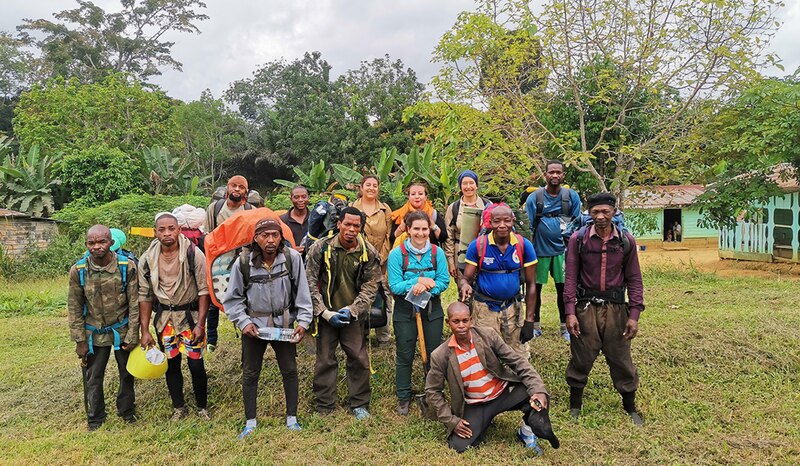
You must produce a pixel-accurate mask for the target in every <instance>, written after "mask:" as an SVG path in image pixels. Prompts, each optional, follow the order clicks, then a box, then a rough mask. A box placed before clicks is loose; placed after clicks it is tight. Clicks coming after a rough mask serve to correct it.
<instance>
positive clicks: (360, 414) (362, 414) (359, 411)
mask: <svg viewBox="0 0 800 466" xmlns="http://www.w3.org/2000/svg"><path fill="white" fill-rule="evenodd" d="M353 416H355V417H356V419H358V420H359V421H363V420H364V419H368V418H369V417H370V414H369V411H367V408H365V407H363V406H360V407H358V408H353Z"/></svg>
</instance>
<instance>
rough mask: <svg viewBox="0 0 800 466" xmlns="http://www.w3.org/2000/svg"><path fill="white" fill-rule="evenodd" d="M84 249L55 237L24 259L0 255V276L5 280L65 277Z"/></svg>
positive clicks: (70, 241)
mask: <svg viewBox="0 0 800 466" xmlns="http://www.w3.org/2000/svg"><path fill="white" fill-rule="evenodd" d="M85 251H86V247H85V246H84V244H83V241H75V240H74V239H73V238H70V237H69V236H67V235H63V234H59V235H56V236H55V237H54V238H53V240H52V241H51V242H50V244H49V245H48V246H47V248H45V249H31V250H29V251H28V256H27V257H26V258H24V259H16V260H14V259H11V258H9V257H8V256H5V255H4V254H0V276H2V277H5V278H7V279H14V280H19V279H31V278H52V277H58V276H62V275H65V274H66V273H67V272H69V269H70V267H72V265H73V264H74V263H75V261H77V260H78V259H79V258H80V257H81V256H82V255H83V253H84V252H85Z"/></svg>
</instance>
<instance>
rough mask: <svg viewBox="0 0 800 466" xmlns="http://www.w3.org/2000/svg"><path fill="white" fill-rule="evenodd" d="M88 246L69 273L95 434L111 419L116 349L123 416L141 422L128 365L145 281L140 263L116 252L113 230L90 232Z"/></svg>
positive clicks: (74, 332)
mask: <svg viewBox="0 0 800 466" xmlns="http://www.w3.org/2000/svg"><path fill="white" fill-rule="evenodd" d="M85 244H86V248H87V249H88V250H89V254H88V255H87V256H84V258H82V259H81V260H79V261H78V262H77V263H76V264H75V265H74V266H72V269H71V270H70V271H69V298H68V301H67V310H68V314H67V319H68V321H69V328H70V336H71V338H72V341H74V342H75V353H77V355H78V357H79V358H81V366H83V396H84V407H85V408H86V416H87V418H88V423H89V430H90V431H93V430H96V429H97V428H99V427H100V426H101V425H102V424H103V422H104V421H105V420H106V405H105V397H104V394H103V380H104V378H105V373H106V365H107V364H108V359H109V356H110V355H111V348H112V347H113V348H114V359H116V360H117V369H118V371H119V391H118V392H117V414H119V416H120V417H122V419H123V420H124V421H125V422H128V423H133V422H136V408H135V405H134V401H135V393H134V390H133V376H132V375H130V374H129V373H128V370H127V368H126V367H127V365H128V355H129V351H130V350H132V349H133V348H135V347H136V343H137V342H138V341H139V311H138V308H137V304H136V303H137V302H138V296H139V280H138V277H137V272H136V264H135V263H134V262H133V261H131V260H128V258H127V257H124V256H117V254H116V253H115V252H114V251H111V250H110V249H111V246H112V245H113V244H114V240H113V239H112V238H111V231H110V230H109V229H108V227H106V226H105V225H95V226H93V227H91V228H89V231H88V232H87V233H86V243H85Z"/></svg>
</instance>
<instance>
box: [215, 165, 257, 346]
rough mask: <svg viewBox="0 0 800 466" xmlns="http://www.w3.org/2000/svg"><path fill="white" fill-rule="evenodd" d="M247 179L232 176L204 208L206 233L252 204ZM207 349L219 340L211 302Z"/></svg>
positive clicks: (216, 313)
mask: <svg viewBox="0 0 800 466" xmlns="http://www.w3.org/2000/svg"><path fill="white" fill-rule="evenodd" d="M248 192H249V190H248V184H247V179H246V178H245V177H243V176H241V175H235V176H232V177H231V179H229V180H228V184H227V186H226V192H225V198H224V199H219V200H217V201H214V202H212V203H211V204H210V205H209V206H208V208H207V209H206V233H211V231H213V230H214V229H215V228H217V226H218V225H219V224H220V223H222V222H224V221H225V220H227V219H228V218H230V216H231V215H233V214H235V213H236V212H239V211H240V210H250V209H252V208H253V206H252V205H251V204H250V203H249V202H247V196H248ZM206 326H207V335H208V350H209V351H211V352H212V353H213V352H214V351H216V349H217V342H218V340H219V333H218V331H217V328H218V327H219V308H218V307H217V306H215V305H214V304H213V303H211V304H209V307H208V322H206Z"/></svg>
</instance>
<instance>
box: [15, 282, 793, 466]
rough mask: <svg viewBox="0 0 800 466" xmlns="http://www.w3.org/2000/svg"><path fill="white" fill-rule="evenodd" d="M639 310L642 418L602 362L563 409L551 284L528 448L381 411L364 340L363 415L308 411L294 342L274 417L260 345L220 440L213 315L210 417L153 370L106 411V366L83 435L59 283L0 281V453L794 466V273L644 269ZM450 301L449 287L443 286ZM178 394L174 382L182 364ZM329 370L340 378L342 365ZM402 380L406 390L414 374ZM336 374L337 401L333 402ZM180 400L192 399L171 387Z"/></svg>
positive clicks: (232, 350) (307, 390) (226, 373)
mask: <svg viewBox="0 0 800 466" xmlns="http://www.w3.org/2000/svg"><path fill="white" fill-rule="evenodd" d="M645 274H646V276H645V285H646V294H645V301H646V303H647V310H646V312H645V313H644V314H643V316H642V319H641V323H640V336H639V337H637V338H636V340H635V341H634V345H633V353H634V354H633V357H634V361H635V362H636V363H637V365H638V367H639V372H640V376H641V387H640V390H639V398H638V399H639V406H640V408H641V410H642V412H643V413H644V417H645V420H646V425H645V426H644V427H643V428H634V427H633V426H632V425H631V424H630V422H629V421H628V418H627V416H626V415H625V414H624V412H623V411H622V407H621V403H620V400H619V397H618V395H617V394H616V392H615V391H614V389H613V387H612V384H611V380H610V378H609V375H608V369H607V368H606V367H605V363H604V361H603V360H602V358H600V359H598V362H597V364H596V366H595V370H594V371H593V373H592V375H591V377H590V380H589V385H588V386H587V389H586V395H585V400H584V409H583V416H582V417H581V419H580V420H579V421H578V422H574V421H572V420H570V419H569V417H568V413H567V411H568V405H567V401H568V388H567V386H566V384H565V382H564V369H565V367H566V364H567V359H568V355H569V348H568V346H567V344H566V343H565V342H564V341H563V340H561V339H560V338H559V336H558V332H557V330H558V316H557V312H556V309H555V305H554V299H553V290H552V288H551V289H549V291H548V289H546V290H545V292H546V295H547V297H546V299H545V306H544V309H543V320H544V324H543V325H544V327H545V329H544V330H545V334H544V337H542V338H539V339H537V340H535V341H534V342H533V343H532V351H533V357H532V362H533V364H534V367H535V368H536V369H537V370H538V371H539V372H540V373H541V374H542V377H543V378H544V380H545V383H546V384H547V387H548V389H549V390H550V392H551V394H552V403H553V409H552V415H551V416H552V420H553V425H554V429H555V430H556V432H557V434H558V435H559V437H560V439H561V445H562V447H561V449H559V450H553V449H551V448H550V447H549V445H545V446H544V451H545V455H544V457H542V458H536V457H535V456H534V455H532V454H531V453H530V452H529V451H527V450H525V449H524V448H523V447H522V446H521V444H519V443H518V442H517V441H516V440H515V438H514V434H515V431H516V429H517V427H518V426H519V416H518V415H517V414H512V413H508V414H504V415H502V416H500V417H499V418H498V419H497V420H496V421H495V424H496V426H495V428H494V429H493V430H492V431H491V433H490V435H489V437H488V441H487V442H486V443H485V444H484V445H483V446H482V447H481V448H479V449H476V450H474V451H470V452H468V453H466V454H464V455H463V456H459V455H457V454H455V453H453V452H451V451H449V450H448V448H447V447H446V442H445V431H444V429H443V428H442V427H441V426H440V425H439V424H438V423H436V422H432V421H427V420H423V419H422V418H421V417H420V415H419V412H418V411H416V410H412V414H411V415H410V416H409V417H408V418H401V417H399V416H397V415H395V414H394V407H395V403H396V401H395V398H394V388H393V386H394V364H393V361H394V358H393V356H394V353H393V350H392V349H384V348H381V349H373V352H372V356H373V366H374V368H375V370H376V371H377V373H376V375H375V377H374V378H373V384H372V387H373V403H372V408H371V411H372V413H373V415H374V416H373V418H372V419H370V420H368V421H365V422H357V421H355V420H354V419H353V418H352V417H351V416H349V415H348V414H346V412H345V411H344V410H343V409H342V410H337V412H335V414H334V415H332V416H330V417H319V416H317V415H315V414H313V411H312V396H311V382H312V369H313V352H312V351H311V349H310V347H309V346H305V345H304V346H302V348H301V351H300V355H299V356H298V364H299V366H300V389H301V395H300V413H299V417H300V421H301V423H302V425H303V427H304V430H303V431H302V432H299V433H293V432H289V431H287V430H286V429H285V427H284V418H283V413H284V403H283V389H282V386H281V382H280V373H279V372H278V369H277V367H276V365H275V362H274V356H272V354H271V352H269V353H268V354H270V356H269V360H268V361H267V363H266V369H265V371H264V372H262V376H261V385H260V387H261V389H260V392H259V405H258V406H259V428H258V430H257V433H256V434H255V435H254V436H253V437H252V438H251V439H249V440H248V441H246V442H241V441H238V440H236V438H235V437H236V435H237V434H238V433H239V431H240V430H241V428H242V426H243V423H244V419H243V411H242V402H241V385H240V383H241V370H240V366H239V358H240V353H239V342H238V340H236V338H235V337H234V334H233V331H232V328H231V325H230V324H229V323H228V322H227V321H226V322H225V323H224V324H223V325H221V327H222V338H221V340H222V344H221V347H220V350H218V351H217V352H216V353H214V354H213V355H211V356H210V357H209V358H208V360H207V368H208V372H209V377H210V381H209V387H210V392H211V395H210V400H211V408H212V415H213V417H214V419H213V420H212V422H210V423H203V422H200V421H199V420H198V419H197V418H196V417H194V416H190V417H189V418H187V419H186V420H184V421H182V422H178V423H171V422H169V421H168V418H169V416H170V415H171V411H172V410H171V407H170V403H169V397H168V395H167V389H166V385H165V383H164V381H163V380H158V381H138V382H137V386H136V392H137V405H138V411H139V422H138V423H137V424H136V425H134V426H128V425H126V424H123V423H122V421H121V420H120V419H119V418H117V417H116V416H115V415H114V413H115V410H114V395H115V392H116V387H117V383H116V380H115V379H116V367H114V366H115V363H114V362H110V363H109V365H110V366H111V367H109V370H108V373H107V382H106V403H107V408H108V411H109V420H108V421H107V422H106V424H105V425H104V426H103V427H102V428H101V429H100V430H99V431H97V432H94V433H87V432H86V422H85V416H84V412H83V395H82V386H81V377H80V367H79V364H78V360H77V358H76V357H75V354H74V352H73V349H74V345H73V344H72V343H71V342H70V341H69V337H68V330H67V325H66V312H65V310H64V305H65V303H66V289H65V288H66V280H65V279H62V280H58V281H55V282H28V283H3V284H0V335H2V337H3V338H2V339H0V439H2V447H0V463H3V464H7V463H19V464H29V463H33V464H47V463H51V464H78V463H88V462H92V463H96V464H104V463H113V464H140V463H150V464H153V463H159V464H164V463H170V464H179V463H183V464H198V463H211V464H229V463H235V464H285V463H288V464H336V463H341V464H453V463H456V462H465V463H468V464H514V463H523V462H538V463H552V464H586V463H592V464H622V465H632V464H675V463H678V464H798V463H800V312H798V311H797V310H796V306H795V305H796V302H797V300H796V293H797V292H796V290H797V285H798V282H797V281H792V280H789V281H775V280H764V279H752V278H746V279H745V278H737V279H728V278H718V277H716V276H713V275H705V274H700V273H697V272H695V271H692V270H689V271H688V272H687V271H686V268H683V270H682V271H680V272H679V271H677V270H670V269H664V268H650V269H647V270H646V271H645ZM448 296H450V298H451V299H452V297H453V296H454V295H453V294H452V293H449V295H448ZM186 375H187V377H186V381H187V384H186V385H187V386H186V390H187V392H188V391H189V390H190V387H191V383H190V382H189V380H190V379H189V378H188V373H187V374H186ZM342 375H343V374H342ZM414 383H415V386H416V387H417V388H418V389H421V387H422V374H421V371H419V372H417V373H415V382H414ZM345 394H346V389H345V385H344V379H343V377H342V378H340V382H339V395H340V396H339V397H340V401H341V402H342V403H344V401H345ZM187 395H188V396H187V402H188V403H189V405H190V406H191V403H192V400H193V398H192V397H191V396H190V395H189V394H188V393H187Z"/></svg>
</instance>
